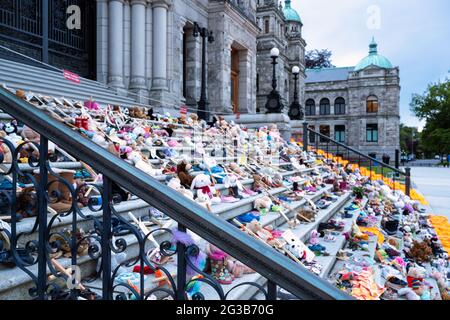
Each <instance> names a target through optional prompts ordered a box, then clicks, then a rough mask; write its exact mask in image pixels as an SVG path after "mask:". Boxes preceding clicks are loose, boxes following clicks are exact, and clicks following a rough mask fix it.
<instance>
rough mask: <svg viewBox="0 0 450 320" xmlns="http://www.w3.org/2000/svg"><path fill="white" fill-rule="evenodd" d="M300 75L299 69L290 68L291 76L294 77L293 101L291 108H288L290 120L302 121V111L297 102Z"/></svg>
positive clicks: (296, 67) (295, 67)
mask: <svg viewBox="0 0 450 320" xmlns="http://www.w3.org/2000/svg"><path fill="white" fill-rule="evenodd" d="M299 73H300V68H299V67H298V66H294V67H292V74H293V75H294V101H292V103H291V106H290V107H289V113H288V115H289V118H291V120H302V119H303V110H302V107H301V105H300V103H299V102H298V91H297V81H298V74H299Z"/></svg>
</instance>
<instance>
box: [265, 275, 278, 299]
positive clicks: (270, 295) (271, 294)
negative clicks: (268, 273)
mask: <svg viewBox="0 0 450 320" xmlns="http://www.w3.org/2000/svg"><path fill="white" fill-rule="evenodd" d="M267 300H271V301H274V300H277V284H276V283H275V282H273V281H270V280H269V281H267Z"/></svg>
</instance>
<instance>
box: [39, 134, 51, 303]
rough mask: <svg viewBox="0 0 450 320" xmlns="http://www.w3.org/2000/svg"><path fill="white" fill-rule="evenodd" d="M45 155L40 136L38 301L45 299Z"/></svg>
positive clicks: (44, 144) (46, 146) (44, 147)
mask: <svg viewBox="0 0 450 320" xmlns="http://www.w3.org/2000/svg"><path fill="white" fill-rule="evenodd" d="M47 154H48V140H47V138H46V137H44V136H43V135H41V138H40V145H39V183H38V186H37V190H38V192H37V195H38V223H39V233H38V243H39V247H38V283H37V297H38V299H40V300H44V299H45V296H46V294H45V292H46V290H45V287H46V282H47V255H46V244H45V243H46V239H45V237H46V233H47V196H46V189H47V182H48V177H47Z"/></svg>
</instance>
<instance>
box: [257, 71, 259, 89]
mask: <svg viewBox="0 0 450 320" xmlns="http://www.w3.org/2000/svg"><path fill="white" fill-rule="evenodd" d="M256 92H259V73H257V74H256Z"/></svg>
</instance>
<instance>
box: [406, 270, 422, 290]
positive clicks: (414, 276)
mask: <svg viewBox="0 0 450 320" xmlns="http://www.w3.org/2000/svg"><path fill="white" fill-rule="evenodd" d="M424 278H425V272H424V271H423V270H422V269H421V268H418V267H409V269H408V273H407V276H406V281H407V282H408V287H410V288H412V285H413V281H416V280H419V281H421V282H422V281H423V279H424Z"/></svg>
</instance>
